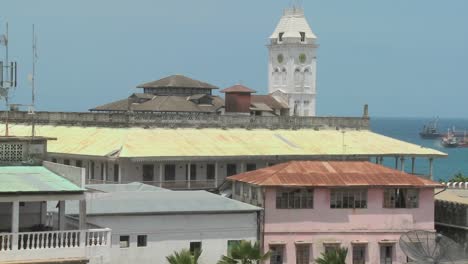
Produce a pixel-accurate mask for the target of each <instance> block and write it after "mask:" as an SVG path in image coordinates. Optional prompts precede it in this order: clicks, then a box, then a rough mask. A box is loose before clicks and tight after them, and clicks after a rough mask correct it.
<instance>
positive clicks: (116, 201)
mask: <svg viewBox="0 0 468 264" xmlns="http://www.w3.org/2000/svg"><path fill="white" fill-rule="evenodd" d="M113 185H114V184H108V185H101V186H99V185H92V187H93V189H97V190H99V189H102V191H104V192H106V191H109V192H107V193H105V194H102V195H98V196H96V197H94V198H93V199H91V200H88V201H87V205H86V211H87V214H88V215H107V214H130V215H131V214H179V213H191V214H197V213H241V212H246V213H247V212H255V211H260V210H262V209H261V208H259V207H256V206H253V205H250V204H246V203H243V202H239V201H236V200H232V199H229V198H226V197H222V196H220V195H216V194H213V193H209V192H207V191H170V190H164V189H160V188H142V185H144V184H139V188H138V189H139V190H135V189H134V187H135V186H137V185H136V184H135V185H134V186H133V187H130V188H128V190H129V191H124V190H123V189H124V188H123V187H122V185H121V184H119V185H117V186H118V188H117V189H114V190H112V189H113V188H115V187H116V185H114V186H113ZM130 185H131V184H130ZM112 186H113V187H112ZM87 187H88V188H90V186H87ZM66 213H67V214H78V203H77V201H67V204H66Z"/></svg>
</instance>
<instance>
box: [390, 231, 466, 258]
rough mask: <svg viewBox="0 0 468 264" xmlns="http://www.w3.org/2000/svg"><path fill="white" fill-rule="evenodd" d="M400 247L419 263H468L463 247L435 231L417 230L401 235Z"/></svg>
mask: <svg viewBox="0 0 468 264" xmlns="http://www.w3.org/2000/svg"><path fill="white" fill-rule="evenodd" d="M399 244H400V248H401V249H402V250H403V252H404V253H405V254H406V255H407V256H408V257H409V258H410V259H412V260H414V261H416V263H419V264H459V263H467V260H468V259H466V258H465V257H466V256H465V254H464V250H463V248H462V247H461V246H460V245H459V244H457V243H456V242H455V241H453V240H452V239H450V238H448V237H446V236H443V235H441V234H437V233H435V232H429V231H423V230H416V231H410V232H407V233H405V234H404V235H402V236H401V237H400V242H399Z"/></svg>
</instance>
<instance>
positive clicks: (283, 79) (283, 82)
mask: <svg viewBox="0 0 468 264" xmlns="http://www.w3.org/2000/svg"><path fill="white" fill-rule="evenodd" d="M281 85H282V86H286V85H287V72H286V68H283V69H282V70H281Z"/></svg>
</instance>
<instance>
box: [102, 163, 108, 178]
mask: <svg viewBox="0 0 468 264" xmlns="http://www.w3.org/2000/svg"><path fill="white" fill-rule="evenodd" d="M101 166H102V167H103V169H102V172H103V173H104V175H103V176H102V179H103V180H104V183H106V182H107V161H105V162H103V163H102V165H101Z"/></svg>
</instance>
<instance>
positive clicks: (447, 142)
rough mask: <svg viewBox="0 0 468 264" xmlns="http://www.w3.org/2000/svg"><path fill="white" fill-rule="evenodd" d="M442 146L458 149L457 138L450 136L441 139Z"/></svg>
mask: <svg viewBox="0 0 468 264" xmlns="http://www.w3.org/2000/svg"><path fill="white" fill-rule="evenodd" d="M441 142H442V146H444V147H446V148H458V147H459V141H458V138H457V137H455V136H453V135H450V136H446V137H443V138H442V141H441Z"/></svg>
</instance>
